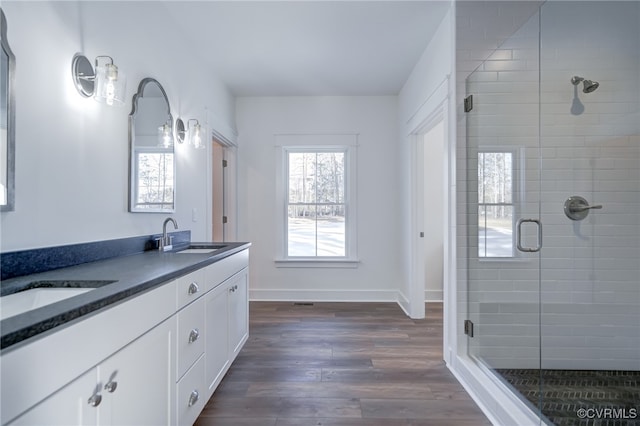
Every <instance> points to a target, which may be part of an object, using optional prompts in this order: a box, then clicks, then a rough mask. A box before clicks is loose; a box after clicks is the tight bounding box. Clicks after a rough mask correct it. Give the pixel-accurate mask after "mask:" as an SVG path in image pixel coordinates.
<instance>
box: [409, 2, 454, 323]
mask: <svg viewBox="0 0 640 426" xmlns="http://www.w3.org/2000/svg"><path fill="white" fill-rule="evenodd" d="M452 14H453V10H452V9H450V10H449V12H447V14H446V15H445V16H444V18H443V20H442V22H441V23H440V26H439V27H438V29H437V31H436V33H435V34H434V36H433V38H432V39H431V41H430V42H429V45H428V46H427V48H426V49H425V51H424V52H423V54H422V56H421V57H420V60H419V61H418V63H417V64H416V66H415V67H414V69H413V71H412V72H411V75H410V76H409V78H408V79H407V82H406V83H405V84H404V86H403V87H402V90H401V91H400V93H399V95H398V121H399V123H400V125H399V143H398V147H399V153H400V158H401V160H400V161H401V163H402V164H404V165H405V167H404V168H403V169H402V172H401V175H400V179H401V186H400V188H401V190H400V191H401V192H400V193H401V196H402V203H403V204H402V205H403V209H402V211H403V221H402V222H403V226H402V245H401V246H400V247H401V253H402V258H403V260H404V262H403V270H402V280H401V286H400V294H401V296H400V303H401V305H402V306H403V308H404V309H405V310H406V311H407V312H409V313H410V314H411V315H412V316H421V315H424V305H423V303H422V301H420V302H419V303H420V305H421V306H416V304H417V303H416V301H413V306H411V303H410V300H412V299H413V298H412V296H411V294H412V290H416V294H422V295H424V290H425V289H424V287H422V288H421V289H413V288H412V268H413V267H414V265H412V262H411V253H412V244H414V243H415V242H416V239H417V238H418V237H417V236H416V235H412V234H411V222H412V219H413V218H412V215H411V214H412V211H413V209H414V208H415V206H413V205H412V193H411V190H412V189H411V187H412V182H411V173H412V168H411V167H410V165H411V164H412V162H413V159H412V155H415V149H413V147H412V143H416V141H415V139H414V138H413V136H412V135H415V134H418V133H419V132H420V131H422V130H421V126H423V125H424V124H425V121H426V120H428V118H429V117H430V116H431V115H432V114H433V113H434V112H435V111H436V110H437V109H438V108H439V107H441V105H442V103H443V102H444V101H445V100H446V99H447V98H448V96H449V89H450V85H449V79H448V78H449V76H450V75H451V73H452V65H453V51H454V43H453V37H454V32H453V29H454V27H453V17H452ZM445 115H446V116H449V115H450V111H445ZM448 122H453V120H449V121H448ZM447 133H448V132H447ZM439 212H440V211H434V212H431V213H433V214H434V215H438V213H439ZM440 213H442V212H440ZM443 216H444V214H443V213H442V215H441V216H440V217H437V218H435V220H436V222H441V223H444V217H443ZM416 284H417V283H413V286H415V285H416ZM420 285H423V283H420ZM440 290H442V288H440Z"/></svg>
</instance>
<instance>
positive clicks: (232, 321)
mask: <svg viewBox="0 0 640 426" xmlns="http://www.w3.org/2000/svg"><path fill="white" fill-rule="evenodd" d="M248 278H249V273H248V269H243V270H242V271H240V272H238V273H237V274H236V275H234V276H233V278H231V280H230V281H231V282H230V284H229V291H230V292H229V350H230V354H229V358H230V359H231V360H232V361H233V360H234V359H235V357H236V356H237V355H238V353H239V352H240V349H242V345H243V344H244V342H245V341H246V339H247V337H248V335H249V298H248V295H247V291H248Z"/></svg>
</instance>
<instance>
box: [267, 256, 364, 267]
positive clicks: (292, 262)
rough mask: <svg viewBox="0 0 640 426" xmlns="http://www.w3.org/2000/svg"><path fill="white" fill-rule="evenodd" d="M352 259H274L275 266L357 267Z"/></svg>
mask: <svg viewBox="0 0 640 426" xmlns="http://www.w3.org/2000/svg"><path fill="white" fill-rule="evenodd" d="M359 263H360V261H359V260H352V259H308V258H307V259H276V260H275V264H276V268H357V267H358V264H359Z"/></svg>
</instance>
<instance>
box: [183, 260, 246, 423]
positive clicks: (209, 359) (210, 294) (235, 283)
mask: <svg viewBox="0 0 640 426" xmlns="http://www.w3.org/2000/svg"><path fill="white" fill-rule="evenodd" d="M248 264H249V252H248V250H244V251H242V252H239V253H237V254H235V255H233V256H230V257H228V258H225V259H222V260H221V261H219V262H216V263H214V264H212V265H209V266H208V267H206V268H205V269H204V286H201V285H199V286H198V287H199V291H198V294H200V296H198V297H197V298H196V299H195V300H191V301H190V302H189V304H187V305H186V306H184V307H183V308H182V309H181V310H180V311H179V312H178V314H177V315H178V323H179V326H178V336H179V337H178V342H179V343H178V349H177V358H178V368H177V372H176V373H177V374H176V377H177V383H176V385H177V392H176V410H175V411H176V424H178V425H181V426H182V425H191V424H193V422H194V421H195V420H196V418H197V417H198V415H199V414H200V412H201V411H202V409H203V408H204V405H205V403H206V402H207V400H208V399H209V398H210V397H211V395H213V392H214V391H215V389H216V387H217V386H218V384H219V383H220V381H222V378H223V377H224V375H225V373H226V372H227V371H228V370H229V367H230V366H231V363H232V362H233V360H234V359H235V357H236V356H237V354H238V352H239V351H240V349H242V346H243V345H244V343H245V342H246V340H247V338H248V333H249V329H248V325H249V321H248V315H249V312H248V303H249V301H248V295H247V280H248ZM188 281H190V278H189V277H184V278H182V279H180V280H179V282H178V286H177V287H178V288H183V289H184V288H188V286H187V282H188ZM187 318H188V320H187ZM236 319H239V321H240V322H239V323H236ZM180 324H182V325H180ZM181 330H182V331H181ZM196 330H197V333H194V331H196ZM181 335H182V336H181ZM195 335H197V336H198V338H197V340H196V341H195V342H192V340H193V338H189V336H191V337H193V336H195ZM188 342H190V343H188ZM200 345H202V351H201V350H200V349H199V348H200V347H201V346H200ZM196 347H197V348H198V349H196ZM200 354H202V355H200Z"/></svg>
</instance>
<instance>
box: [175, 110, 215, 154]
mask: <svg viewBox="0 0 640 426" xmlns="http://www.w3.org/2000/svg"><path fill="white" fill-rule="evenodd" d="M192 122H194V124H193V125H192V124H191V123H192ZM206 137H207V130H206V127H205V126H202V125H201V124H200V122H199V121H198V120H197V119H195V118H190V119H188V120H187V125H186V127H185V124H184V121H183V120H182V119H181V118H178V119H177V120H176V139H177V140H178V142H179V143H184V141H185V139H186V140H187V144H189V145H191V146H192V147H194V148H195V149H205V148H206V147H207V145H206Z"/></svg>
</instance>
